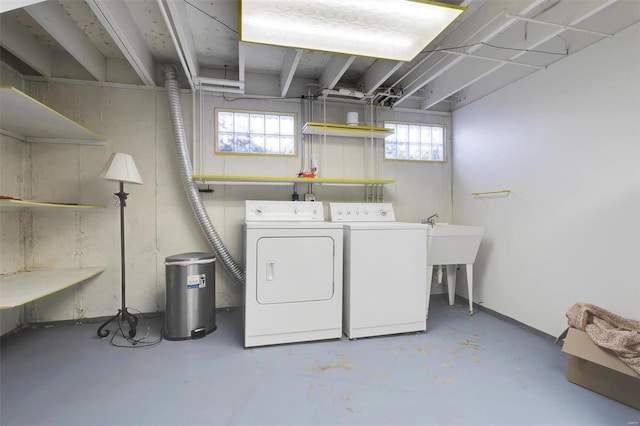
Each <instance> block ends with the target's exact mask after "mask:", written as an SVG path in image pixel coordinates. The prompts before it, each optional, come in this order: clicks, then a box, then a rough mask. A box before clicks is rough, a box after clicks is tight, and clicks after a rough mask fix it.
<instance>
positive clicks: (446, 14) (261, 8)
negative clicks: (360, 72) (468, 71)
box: [240, 0, 465, 61]
mask: <svg viewBox="0 0 640 426" xmlns="http://www.w3.org/2000/svg"><path fill="white" fill-rule="evenodd" d="M464 10H465V8H463V7H458V6H450V5H446V4H442V3H435V2H428V1H420V0H322V1H319V0H241V2H240V41H245V42H251V43H261V44H271V45H275V46H285V47H294V48H300V49H307V50H320V51H325V52H334V53H344V54H347V55H357V56H369V57H372V58H384V59H392V60H396V61H410V60H412V59H413V58H415V56H416V55H417V54H418V53H420V51H421V50H422V49H424V48H425V46H427V45H428V44H429V43H431V41H432V40H433V39H434V38H436V36H437V35H438V34H440V33H441V32H442V31H443V30H444V29H445V28H446V27H447V26H448V25H449V24H450V23H451V22H453V20H454V19H456V18H457V17H458V16H459V15H460V14H461V13H462V12H463V11H464Z"/></svg>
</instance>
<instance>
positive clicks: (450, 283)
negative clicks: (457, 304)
mask: <svg viewBox="0 0 640 426" xmlns="http://www.w3.org/2000/svg"><path fill="white" fill-rule="evenodd" d="M456 269H458V265H447V290H448V291H449V306H453V302H454V300H455V298H456Z"/></svg>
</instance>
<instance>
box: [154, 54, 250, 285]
mask: <svg viewBox="0 0 640 426" xmlns="http://www.w3.org/2000/svg"><path fill="white" fill-rule="evenodd" d="M164 87H165V89H166V90H167V97H168V98H169V110H170V111H169V112H170V114H169V115H170V116H171V123H172V125H173V137H174V139H175V144H176V154H177V156H178V167H179V171H180V177H181V179H182V184H183V186H184V189H185V192H186V193H187V198H188V199H189V204H191V209H192V210H193V213H194V214H195V216H196V219H197V220H198V223H199V224H200V227H201V228H202V231H203V232H204V233H205V235H206V237H207V240H208V241H209V244H210V245H211V247H212V248H213V250H214V252H215V253H216V256H217V258H218V260H219V261H220V262H221V263H222V266H223V267H224V269H225V270H226V271H227V272H228V273H229V274H231V276H233V278H234V279H235V280H236V282H237V283H238V284H241V285H244V281H245V277H244V271H243V270H242V269H241V268H240V267H239V266H238V264H237V263H236V262H235V261H234V260H233V258H232V257H231V254H230V253H229V251H228V250H227V248H226V247H225V246H224V243H223V242H222V239H221V238H220V236H219V235H218V233H217V232H216V230H215V228H214V226H213V224H212V223H211V219H210V218H209V215H208V214H207V210H206V209H205V208H204V206H203V205H202V200H201V199H200V193H199V192H198V187H197V185H196V184H195V182H194V181H193V178H192V176H193V169H192V166H191V159H190V158H189V149H188V147H187V137H186V135H185V132H184V123H183V121H182V108H181V106H180V94H179V92H178V80H177V78H176V69H175V67H174V66H167V67H166V68H165V71H164Z"/></svg>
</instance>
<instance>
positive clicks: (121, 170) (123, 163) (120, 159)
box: [98, 152, 142, 338]
mask: <svg viewBox="0 0 640 426" xmlns="http://www.w3.org/2000/svg"><path fill="white" fill-rule="evenodd" d="M100 176H101V177H103V178H104V179H107V180H111V181H116V182H120V192H116V193H115V195H116V197H118V199H119V200H120V268H121V269H120V270H121V272H122V307H121V308H120V309H118V313H117V314H115V315H114V316H113V317H111V318H109V319H108V320H107V321H106V322H105V323H104V324H102V325H101V326H100V328H98V336H99V337H107V336H108V335H109V330H104V328H105V327H106V325H107V324H109V323H110V322H111V321H114V320H116V319H117V320H118V323H119V324H122V323H124V322H127V323H128V324H129V337H130V338H133V337H135V335H136V325H137V324H138V318H137V317H136V316H135V315H133V314H131V313H129V311H128V310H127V305H126V302H125V289H126V283H125V272H124V271H125V257H124V208H125V206H126V205H127V203H126V199H127V195H129V194H128V193H126V192H124V183H125V182H127V183H135V184H139V185H141V184H142V179H141V178H140V173H138V169H137V168H136V163H135V162H134V161H133V157H131V156H130V155H129V154H122V153H119V152H116V153H113V154H111V158H110V159H109V161H107V164H106V165H105V167H104V169H103V170H102V173H101V174H100Z"/></svg>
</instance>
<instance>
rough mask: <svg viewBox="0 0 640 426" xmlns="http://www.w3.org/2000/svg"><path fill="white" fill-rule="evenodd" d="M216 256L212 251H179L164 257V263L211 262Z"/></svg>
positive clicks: (188, 263)
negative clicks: (179, 252)
mask: <svg viewBox="0 0 640 426" xmlns="http://www.w3.org/2000/svg"><path fill="white" fill-rule="evenodd" d="M215 260H216V256H215V254H213V253H200V252H191V253H181V254H174V255H173V256H169V257H167V258H166V259H165V265H190V264H192V263H212V262H215Z"/></svg>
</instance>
